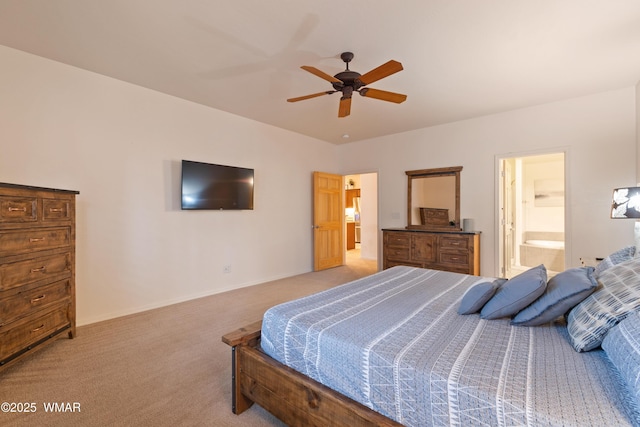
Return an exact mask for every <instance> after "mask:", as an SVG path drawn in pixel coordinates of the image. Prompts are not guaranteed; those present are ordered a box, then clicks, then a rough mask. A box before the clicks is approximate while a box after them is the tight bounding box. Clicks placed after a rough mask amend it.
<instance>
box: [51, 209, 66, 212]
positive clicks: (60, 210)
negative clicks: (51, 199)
mask: <svg viewBox="0 0 640 427" xmlns="http://www.w3.org/2000/svg"><path fill="white" fill-rule="evenodd" d="M63 211H64V209H62V208H49V212H63Z"/></svg>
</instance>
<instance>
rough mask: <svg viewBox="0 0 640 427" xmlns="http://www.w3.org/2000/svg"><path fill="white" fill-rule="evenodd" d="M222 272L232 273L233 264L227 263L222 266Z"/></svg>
mask: <svg viewBox="0 0 640 427" xmlns="http://www.w3.org/2000/svg"><path fill="white" fill-rule="evenodd" d="M222 272H223V273H225V274H229V273H231V264H226V265H225V266H224V267H222Z"/></svg>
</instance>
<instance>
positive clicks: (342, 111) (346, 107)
mask: <svg viewBox="0 0 640 427" xmlns="http://www.w3.org/2000/svg"><path fill="white" fill-rule="evenodd" d="M349 114H351V97H349V98H345V97H344V96H343V97H342V98H340V107H339V108H338V117H347V116H348V115H349Z"/></svg>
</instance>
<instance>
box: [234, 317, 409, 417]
mask: <svg viewBox="0 0 640 427" xmlns="http://www.w3.org/2000/svg"><path fill="white" fill-rule="evenodd" d="M261 326H262V322H255V323H252V324H251V325H249V326H246V327H244V328H240V329H238V330H236V331H233V332H231V333H229V334H226V335H224V336H223V337H222V341H223V342H224V343H225V344H228V345H230V346H231V347H232V382H233V391H232V393H233V395H232V400H233V403H232V406H233V408H232V409H233V413H235V414H241V413H242V412H244V411H245V410H247V409H248V408H249V407H250V406H251V405H252V404H253V403H254V402H255V403H257V404H258V405H260V406H262V407H263V408H264V409H266V410H267V411H269V412H271V413H272V414H273V415H275V416H276V417H278V418H279V419H280V420H282V421H283V422H284V423H286V424H287V425H290V426H327V425H331V426H349V427H359V426H362V427H364V426H394V427H400V426H401V424H399V423H397V422H395V421H393V420H390V419H389V418H387V417H385V416H383V415H381V414H379V413H377V412H375V411H372V410H371V409H369V408H367V407H366V406H364V405H362V404H360V403H358V402H356V401H354V400H352V399H349V398H348V397H345V396H343V395H342V394H340V393H338V392H336V391H334V390H332V389H330V388H328V387H326V386H324V385H322V384H320V383H318V382H316V381H314V380H313V379H311V378H309V377H307V376H305V375H302V374H301V373H299V372H297V371H295V370H293V369H291V368H289V367H287V366H285V365H283V364H281V363H279V362H277V361H276V360H274V359H272V358H271V357H269V356H268V355H267V354H265V353H264V352H262V351H261V350H260V347H259V340H260V328H261Z"/></svg>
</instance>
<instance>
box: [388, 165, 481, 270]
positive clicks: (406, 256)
mask: <svg viewBox="0 0 640 427" xmlns="http://www.w3.org/2000/svg"><path fill="white" fill-rule="evenodd" d="M461 171H462V166H455V167H447V168H436V169H421V170H413V171H407V172H406V174H407V226H406V227H405V228H385V229H383V230H382V236H383V268H385V269H387V268H390V267H393V266H395V265H410V266H415V267H422V268H430V269H434V270H445V271H453V272H457V273H465V274H474V275H480V232H479V231H473V230H462V228H461V226H460V224H461V223H460V173H461Z"/></svg>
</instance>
